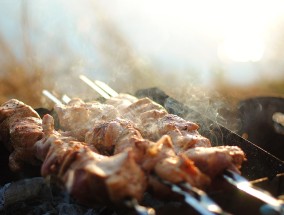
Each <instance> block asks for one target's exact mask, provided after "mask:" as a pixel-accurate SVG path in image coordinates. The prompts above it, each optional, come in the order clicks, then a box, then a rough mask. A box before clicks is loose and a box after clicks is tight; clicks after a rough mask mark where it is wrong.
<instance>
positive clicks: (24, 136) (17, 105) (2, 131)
mask: <svg viewBox="0 0 284 215" xmlns="http://www.w3.org/2000/svg"><path fill="white" fill-rule="evenodd" d="M42 135H43V133H42V128H41V119H40V117H39V115H38V114H37V113H36V111H35V110H34V109H33V108H31V107H30V106H28V105H26V104H24V103H23V102H21V101H18V100H16V99H11V100H9V101H7V102H5V103H4V104H3V105H1V106H0V142H1V143H3V144H4V145H5V146H6V148H7V149H8V150H9V151H10V152H11V154H10V157H9V167H10V169H11V170H12V171H20V170H21V169H22V168H23V166H24V164H25V163H28V164H32V165H38V164H39V162H38V160H37V159H36V157H35V156H34V149H33V144H34V143H35V142H36V141H37V140H39V139H41V137H42Z"/></svg>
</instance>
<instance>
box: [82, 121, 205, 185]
mask: <svg viewBox="0 0 284 215" xmlns="http://www.w3.org/2000/svg"><path fill="white" fill-rule="evenodd" d="M86 137H87V138H86V139H87V143H88V145H94V146H95V147H96V148H97V149H98V150H99V152H100V153H107V154H111V153H112V152H114V154H120V153H122V152H125V151H132V152H133V154H134V156H135V160H136V162H137V163H139V164H140V165H141V166H142V168H143V169H144V170H145V171H146V172H153V171H154V172H155V173H156V174H157V175H158V176H159V177H161V178H163V179H164V180H167V181H170V182H173V183H177V182H183V181H187V182H188V183H190V184H191V185H192V186H196V187H204V186H205V185H207V184H208V183H209V180H208V178H207V177H206V176H205V175H204V174H202V173H201V172H200V171H199V170H198V169H197V168H196V167H195V166H194V165H193V163H192V162H190V161H189V159H188V158H183V157H181V156H177V155H176V154H175V152H174V149H173V145H172V142H171V139H170V138H169V136H163V137H162V138H161V139H160V140H159V141H157V142H151V141H149V140H146V139H143V138H142V136H141V134H140V133H139V131H138V130H137V129H135V127H134V126H133V123H131V122H130V121H127V120H124V119H120V118H117V119H115V120H113V121H110V122H107V123H104V124H103V125H98V126H97V127H95V128H94V129H92V130H90V131H89V132H88V133H87V135H86ZM100 149H102V150H101V151H100ZM193 170H194V171H193Z"/></svg>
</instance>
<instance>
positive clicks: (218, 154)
mask: <svg viewBox="0 0 284 215" xmlns="http://www.w3.org/2000/svg"><path fill="white" fill-rule="evenodd" d="M184 155H185V156H187V157H188V158H190V159H191V160H193V162H194V163H195V165H196V166H197V167H198V168H199V169H200V170H201V171H202V172H204V173H205V174H206V175H208V176H210V178H214V177H216V176H217V175H220V174H221V173H222V172H223V171H224V170H226V169H230V170H233V171H236V172H239V169H240V168H241V165H242V163H243V161H244V160H245V154H244V152H243V151H242V150H241V149H240V148H239V147H237V146H216V147H210V148H204V147H196V148H193V149H189V150H187V151H185V152H184ZM239 173H240V172H239Z"/></svg>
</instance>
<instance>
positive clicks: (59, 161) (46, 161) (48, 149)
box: [23, 115, 193, 202]
mask: <svg viewBox="0 0 284 215" xmlns="http://www.w3.org/2000/svg"><path fill="white" fill-rule="evenodd" d="M42 127H43V133H44V135H43V138H42V139H40V140H39V141H37V142H36V143H35V144H34V146H33V147H32V146H31V145H29V147H31V148H32V151H33V152H35V157H36V158H37V159H38V160H42V161H43V165H42V175H43V176H46V175H56V176H57V178H59V179H60V181H61V182H62V184H64V185H65V186H66V188H67V189H68V190H69V191H70V193H71V194H73V195H75V196H76V197H77V198H79V199H81V200H83V201H84V202H88V201H89V200H88V199H84V197H85V195H86V194H85V193H84V192H83V190H84V189H83V188H82V189H79V187H82V186H83V185H84V184H86V185H85V186H87V188H86V190H96V189H98V187H97V186H98V185H96V184H99V185H100V184H101V183H102V182H101V183H95V185H93V184H92V186H93V187H90V183H91V182H90V183H88V179H90V178H91V181H93V180H94V179H97V181H99V182H100V177H102V176H101V175H100V174H102V172H103V170H102V168H101V166H104V165H106V166H107V167H112V169H113V170H116V171H118V170H117V169H116V168H114V167H113V165H114V163H117V162H118V161H119V160H121V159H118V158H120V157H121V156H122V155H123V154H127V155H128V156H124V157H126V158H127V159H126V158H125V159H126V160H125V162H123V164H124V165H126V164H127V165H130V164H131V163H132V164H135V165H136V166H137V171H138V170H140V172H141V173H143V174H144V171H145V170H146V168H143V171H142V170H141V168H140V165H141V164H139V165H138V163H137V161H136V159H135V160H134V159H132V158H133V157H134V155H132V154H134V151H130V150H126V151H124V152H120V153H118V154H117V155H115V156H113V157H116V158H117V157H118V158H117V159H118V160H116V159H113V160H112V161H109V162H108V159H109V157H105V156H102V155H98V154H97V153H95V148H92V147H91V146H88V145H87V144H84V143H81V142H78V141H76V139H75V138H72V137H69V136H65V135H66V134H68V133H63V134H60V133H59V132H56V131H54V129H53V119H52V117H50V116H48V115H46V116H45V117H44V118H43V123H42ZM165 139H168V138H165ZM143 141H144V140H143V139H142V142H143ZM160 145H161V146H166V145H167V144H164V143H162V144H160ZM152 153H153V152H152ZM94 154H96V155H97V156H95V155H94ZM135 156H136V154H135ZM97 157H98V158H97ZM101 157H104V159H103V158H101ZM152 157H154V158H152V159H153V161H152V163H155V162H156V163H157V162H158V161H159V159H157V158H156V159H155V156H154V154H152ZM26 158H27V157H26ZM96 159H98V161H97V160H96ZM129 159H130V160H129ZM122 160H124V159H122ZM131 160H132V162H131ZM23 161H25V162H29V160H28V158H27V160H23ZM76 161H77V162H76ZM177 161H178V159H176V158H175V159H168V160H166V159H165V160H164V161H163V162H162V164H160V166H161V170H160V172H161V174H163V171H164V170H163V168H162V167H163V166H165V167H166V166H167V165H168V164H173V166H174V165H175V164H177V165H178V166H180V165H181V164H183V163H182V162H177ZM108 163H109V165H108ZM118 163H119V162H118ZM150 163H151V162H149V161H148V164H147V165H145V166H147V170H148V171H151V168H154V167H155V166H156V165H155V164H150ZM188 164H190V163H188ZM188 164H187V163H186V162H184V164H183V165H182V166H186V165H188ZM97 165H99V167H98V166H97ZM190 165H192V164H190ZM114 166H115V165H114ZM141 166H142V165H141ZM192 166H193V165H192ZM130 167H131V166H130ZM130 167H129V166H127V167H126V168H125V170H124V171H123V170H122V169H123V168H122V169H119V168H118V169H119V171H118V174H120V172H121V171H122V172H127V174H128V175H136V176H137V177H138V178H139V180H141V178H143V177H142V176H141V174H137V172H136V173H135V172H133V171H131V169H132V168H130ZM78 168H79V170H78ZM188 169H190V168H188ZM77 170H78V171H77ZM104 170H105V171H106V172H107V173H108V174H109V175H107V176H106V177H105V178H103V179H101V180H102V181H103V182H105V181H108V182H109V181H112V183H113V184H114V185H113V186H111V185H112V183H111V184H108V186H105V187H107V188H108V189H107V191H108V192H107V193H112V195H111V194H109V196H107V197H105V201H107V199H106V198H109V200H110V201H112V202H117V201H119V200H121V198H122V197H125V196H132V197H133V196H134V197H135V198H137V199H139V196H137V195H139V194H141V193H144V192H138V191H137V190H135V189H130V190H132V191H133V193H129V192H125V191H124V189H125V188H124V187H125V184H123V185H121V184H122V183H123V181H124V183H126V182H127V180H125V179H127V177H125V175H123V177H122V176H121V177H118V176H117V174H116V173H115V172H112V171H110V170H106V169H104ZM173 170H174V169H173ZM185 170H186V169H185ZM96 171H98V172H96ZM188 171H189V170H187V172H188ZM191 171H192V170H191ZM77 172H79V173H78V175H76V174H75V173H77ZM179 172H180V173H182V174H179V175H177V176H176V177H173V176H172V178H176V179H175V180H181V178H184V177H189V176H187V172H186V171H184V170H183V169H181V170H180V171H179ZM125 174H126V173H125ZM166 175H170V174H166ZM162 177H163V175H162ZM167 177H169V176H167ZM106 178H107V179H106ZM110 178H111V179H112V180H110ZM119 178H120V180H119ZM122 179H123V180H122ZM139 180H135V185H136V186H138V185H139V186H140V187H141V186H142V185H143V183H140V181H139ZM182 180H184V179H182ZM95 181H96V180H95ZM78 183H79V184H81V183H83V184H81V186H77V185H78ZM117 183H118V184H117ZM137 184H138V185H137ZM141 184H142V185H141ZM119 185H121V186H119ZM130 185H131V183H130V184H129V183H127V186H128V187H131V186H130ZM88 186H89V187H88ZM117 187H123V190H121V191H120V192H116V191H117V189H118V188H117ZM142 187H144V186H142ZM120 189H121V188H120ZM112 190H116V191H115V192H110V191H112ZM77 192H79V193H77ZM95 193H96V192H95ZM115 193H119V194H120V195H119V196H118V197H116V196H115V195H114V194H115ZM80 194H81V195H82V196H80ZM134 194H135V195H134ZM116 195H117V194H116ZM92 199H93V201H94V199H96V198H95V197H92ZM103 199H104V198H103Z"/></svg>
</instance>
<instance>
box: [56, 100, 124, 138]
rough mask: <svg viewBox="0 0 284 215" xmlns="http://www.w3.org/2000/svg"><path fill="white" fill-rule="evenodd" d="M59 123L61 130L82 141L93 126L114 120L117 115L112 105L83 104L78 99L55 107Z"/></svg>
mask: <svg viewBox="0 0 284 215" xmlns="http://www.w3.org/2000/svg"><path fill="white" fill-rule="evenodd" d="M54 110H55V111H56V113H57V114H58V118H59V123H60V126H61V128H62V129H63V130H65V131H72V133H70V134H71V135H73V136H74V137H76V138H77V139H78V140H80V141H84V139H85V133H86V132H87V130H88V129H90V128H91V127H92V126H93V124H95V123H98V122H102V121H108V120H110V119H114V118H116V117H117V116H118V115H119V114H118V111H117V110H116V109H115V108H114V107H113V106H112V105H106V104H101V103H99V102H91V103H85V102H83V101H82V100H80V99H73V100H71V101H70V102H69V104H68V105H55V107H54Z"/></svg>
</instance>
